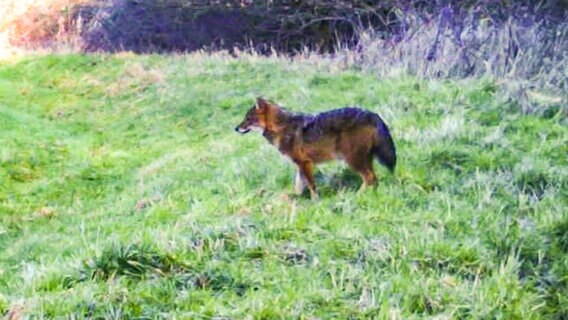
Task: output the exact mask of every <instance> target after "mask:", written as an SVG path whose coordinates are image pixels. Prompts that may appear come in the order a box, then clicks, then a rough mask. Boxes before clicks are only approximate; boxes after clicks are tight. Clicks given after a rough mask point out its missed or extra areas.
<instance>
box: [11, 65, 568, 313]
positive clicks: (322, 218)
mask: <svg viewBox="0 0 568 320" xmlns="http://www.w3.org/2000/svg"><path fill="white" fill-rule="evenodd" d="M258 95H262V96H264V97H266V98H269V99H272V100H274V101H276V102H278V103H281V104H282V105H284V106H286V107H288V108H289V109H291V110H294V111H302V112H318V111H323V110H328V109H332V108H336V107H342V106H346V105H350V104H358V105H361V106H363V107H366V108H368V109H370V110H373V111H375V112H378V113H379V114H381V116H382V117H383V118H384V119H385V121H386V122H387V123H388V125H389V126H390V127H391V131H392V134H393V137H394V139H395V142H396V144H397V148H398V154H399V166H398V168H397V170H396V173H395V175H394V176H393V175H390V174H389V173H388V171H387V170H385V169H384V168H382V167H380V166H379V165H378V164H377V166H376V171H377V175H378V177H379V181H380V182H379V185H378V187H377V188H376V189H374V190H368V191H367V192H365V193H363V194H360V195H358V194H357V193H356V190H357V189H358V187H359V184H360V181H359V178H358V176H356V175H354V174H352V173H351V172H350V171H348V170H346V169H345V167H344V166H343V165H341V164H339V163H331V164H327V165H324V166H321V167H320V174H318V176H317V182H318V184H319V186H320V190H321V199H320V200H319V201H317V202H313V201H311V200H309V199H308V198H307V197H302V198H298V197H295V196H292V195H291V193H292V187H293V176H294V172H293V167H292V165H290V164H289V163H288V162H286V160H285V159H283V158H282V157H281V156H280V155H279V154H278V152H277V151H276V150H275V149H274V148H272V147H271V146H269V145H268V144H267V143H266V142H265V141H264V139H263V138H262V137H261V136H260V135H259V134H256V133H251V134H249V135H246V136H241V135H238V134H236V133H235V132H234V131H233V128H234V127H235V125H236V124H238V122H239V121H241V120H242V117H243V115H244V113H245V112H246V110H247V109H248V108H249V107H250V106H252V103H253V101H254V98H255V97H256V96H258ZM558 110H560V107H559V106H557V107H554V106H553V107H550V108H549V109H547V111H546V112H540V113H534V114H522V113H521V108H520V106H518V105H517V104H516V103H515V101H511V100H509V99H507V98H506V97H505V96H502V95H501V94H500V91H499V90H498V87H497V85H496V84H495V83H494V82H493V81H492V80H490V79H478V80H463V81H446V80H429V81H426V80H418V79H415V78H412V77H405V76H399V77H395V78H384V79H378V78H377V77H376V76H374V75H372V74H369V73H365V72H362V71H357V70H345V69H342V68H340V66H338V65H336V64H334V63H332V62H326V61H321V60H312V59H306V60H302V59H298V60H297V61H291V60H290V59H284V58H282V59H279V58H260V57H255V56H243V57H240V58H230V57H227V56H224V55H222V54H216V55H213V56H205V55H201V54H192V55H180V56H158V55H150V56H135V55H128V54H122V55H63V56H55V55H51V56H37V57H28V58H24V59H22V60H20V61H16V62H0V145H2V147H1V148H0V181H1V182H2V183H0V314H6V313H8V312H11V313H12V314H14V313H21V314H24V315H29V316H34V317H46V318H52V317H75V318H87V317H94V318H120V317H125V318H168V319H171V318H174V317H176V318H188V319H189V318H191V319H211V318H215V319H224V318H223V317H228V318H235V319H243V318H246V317H250V318H254V319H272V318H280V317H286V318H294V317H296V318H305V319H315V318H321V319H328V318H339V319H346V318H349V317H351V318H353V319H355V318H369V317H378V318H391V319H408V318H419V317H432V316H438V317H440V318H441V319H445V318H476V319H479V318H505V319H515V318H517V319H518V318H522V319H538V318H544V317H553V316H556V318H558V319H560V318H562V317H568V298H567V297H568V278H567V276H566V275H567V274H568V215H566V207H568V158H567V157H566V155H567V154H568V126H567V120H566V117H565V115H564V114H562V112H559V111H558Z"/></svg>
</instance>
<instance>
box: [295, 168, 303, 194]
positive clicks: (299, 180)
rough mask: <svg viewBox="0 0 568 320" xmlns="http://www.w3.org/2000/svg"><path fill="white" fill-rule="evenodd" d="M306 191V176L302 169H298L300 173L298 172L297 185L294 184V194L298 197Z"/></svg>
mask: <svg viewBox="0 0 568 320" xmlns="http://www.w3.org/2000/svg"><path fill="white" fill-rule="evenodd" d="M305 189H306V179H305V178H304V175H303V174H302V172H301V171H300V169H298V171H296V181H295V184H294V192H295V193H296V194H297V195H301V194H302V193H304V190H305Z"/></svg>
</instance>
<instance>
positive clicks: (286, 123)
mask: <svg viewBox="0 0 568 320" xmlns="http://www.w3.org/2000/svg"><path fill="white" fill-rule="evenodd" d="M294 118H295V114H294V113H292V112H289V111H286V110H284V109H282V108H278V107H273V108H271V110H269V112H268V114H267V119H266V120H267V121H266V128H264V130H265V131H268V132H270V133H272V134H275V133H278V132H281V131H283V130H285V129H286V128H289V127H290V126H291V125H293V123H294Z"/></svg>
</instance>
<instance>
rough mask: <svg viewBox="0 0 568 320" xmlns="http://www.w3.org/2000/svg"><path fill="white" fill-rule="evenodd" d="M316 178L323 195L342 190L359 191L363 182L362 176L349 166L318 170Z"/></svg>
mask: <svg viewBox="0 0 568 320" xmlns="http://www.w3.org/2000/svg"><path fill="white" fill-rule="evenodd" d="M315 180H316V184H317V185H318V187H319V190H320V193H321V195H322V196H325V195H330V194H336V193H338V192H339V191H341V190H345V191H357V190H359V188H361V184H362V183H363V181H362V180H361V177H360V176H359V175H358V174H357V173H355V172H353V171H352V170H350V169H348V168H341V169H337V170H327V171H319V170H318V172H317V173H316V175H315Z"/></svg>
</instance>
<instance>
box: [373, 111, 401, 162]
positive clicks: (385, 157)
mask: <svg viewBox="0 0 568 320" xmlns="http://www.w3.org/2000/svg"><path fill="white" fill-rule="evenodd" d="M376 127H377V139H376V140H375V143H374V146H373V153H374V154H375V155H376V156H377V158H378V160H379V162H380V163H381V164H383V165H384V166H385V167H387V168H388V169H389V170H390V172H392V173H394V168H395V167H396V148H395V146H394V141H393V140H392V137H391V135H390V131H389V128H388V127H387V125H386V124H385V122H384V121H383V119H381V117H378V119H377V121H376Z"/></svg>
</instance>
